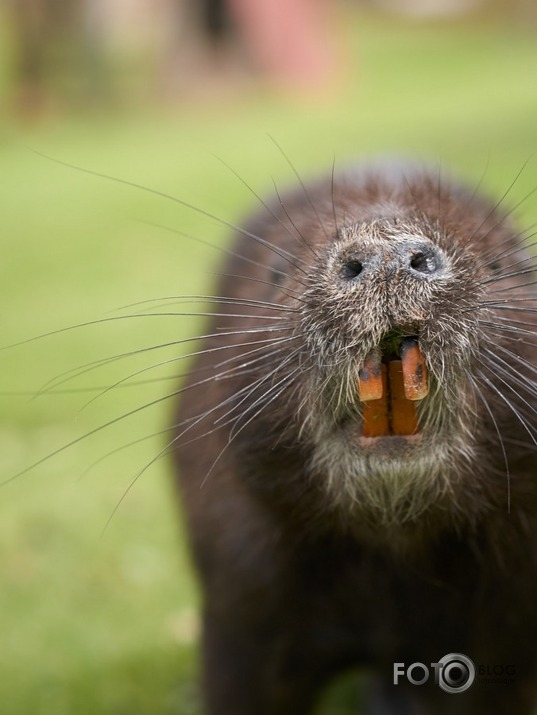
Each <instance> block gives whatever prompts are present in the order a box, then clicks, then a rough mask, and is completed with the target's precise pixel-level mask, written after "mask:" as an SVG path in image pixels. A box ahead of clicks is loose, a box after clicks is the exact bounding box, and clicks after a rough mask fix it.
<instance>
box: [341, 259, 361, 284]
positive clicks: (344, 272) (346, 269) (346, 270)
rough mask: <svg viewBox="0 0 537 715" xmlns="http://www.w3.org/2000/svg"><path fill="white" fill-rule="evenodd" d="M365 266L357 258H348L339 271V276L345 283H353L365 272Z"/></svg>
mask: <svg viewBox="0 0 537 715" xmlns="http://www.w3.org/2000/svg"><path fill="white" fill-rule="evenodd" d="M363 268H364V267H363V265H362V264H361V263H360V261H358V260H356V259H355V258H348V259H347V260H346V261H345V262H344V263H343V265H342V266H341V269H340V271H339V275H340V276H341V278H343V280H345V281H352V280H353V279H354V278H356V277H357V276H359V275H360V273H361V272H362V270H363Z"/></svg>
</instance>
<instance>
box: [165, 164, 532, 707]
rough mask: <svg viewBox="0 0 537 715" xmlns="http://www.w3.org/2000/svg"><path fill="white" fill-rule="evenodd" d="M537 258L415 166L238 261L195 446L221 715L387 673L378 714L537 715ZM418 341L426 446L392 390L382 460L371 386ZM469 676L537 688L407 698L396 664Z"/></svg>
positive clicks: (493, 214) (185, 477)
mask: <svg viewBox="0 0 537 715" xmlns="http://www.w3.org/2000/svg"><path fill="white" fill-rule="evenodd" d="M521 244H522V241H521V239H520V236H519V234H517V232H516V230H515V229H514V227H513V226H512V224H511V221H510V218H509V216H508V215H507V214H506V213H502V210H501V208H500V207H498V206H495V205H494V204H491V203H490V202H488V201H487V200H485V199H483V198H481V197H480V196H479V195H475V194H474V193H473V192H472V191H471V190H469V189H467V188H466V187H464V186H462V185H459V184H457V183H454V182H452V181H451V180H447V179H444V178H442V179H439V177H438V176H437V175H436V174H435V173H434V172H428V171H421V170H417V169H414V168H412V167H400V166H395V165H394V166H393V167H390V166H389V165H386V166H382V167H377V168H372V169H364V170H361V171H356V172H348V173H347V174H345V175H342V176H336V177H335V178H334V177H328V178H327V179H325V180H320V181H318V182H313V183H311V184H310V185H308V186H307V187H304V186H302V187H299V188H298V189H297V190H296V191H294V192H290V193H288V194H287V195H284V196H283V197H282V198H281V200H278V201H276V202H274V204H272V205H270V206H268V207H266V206H265V207H264V208H263V209H261V210H260V211H259V212H258V214H257V215H255V216H254V217H253V219H252V220H251V222H250V223H249V224H248V225H247V229H245V230H244V231H243V234H242V235H241V236H239V237H238V239H237V242H236V245H235V246H234V249H233V251H234V254H235V255H234V257H232V258H231V260H229V261H228V263H227V265H226V267H225V269H224V274H225V275H224V277H223V278H222V280H221V285H220V286H219V288H218V290H217V293H216V295H217V296H219V298H218V299H216V298H215V300H214V303H217V304H218V307H217V309H216V310H214V305H213V306H211V310H212V312H216V313H217V315H216V317H214V318H213V319H212V321H211V324H210V325H209V327H208V329H207V330H206V333H207V335H206V337H205V338H204V340H203V344H202V345H201V349H200V352H199V354H198V356H197V358H196V361H195V364H194V366H193V367H194V369H193V371H192V373H191V376H190V377H189V379H188V381H187V385H186V389H185V392H184V395H183V398H182V402H181V407H180V411H179V418H178V420H177V422H178V426H177V428H176V440H175V442H176V444H175V451H176V454H177V457H178V463H179V468H180V469H179V471H180V484H181V492H182V496H183V499H184V503H185V505H186V515H187V522H188V528H189V533H190V538H191V543H192V548H193V552H194V556H195V561H196V564H197V567H198V569H199V573H200V578H201V583H202V592H203V619H204V621H203V623H204V625H203V644H202V649H203V688H204V696H205V699H206V703H207V712H208V713H209V714H210V715H307V714H309V713H311V712H312V711H313V708H314V705H315V702H316V700H317V698H318V696H319V693H320V692H321V690H322V688H323V687H324V686H325V685H326V684H327V683H328V682H329V681H330V679H331V678H332V677H333V676H335V675H337V674H338V673H340V672H342V671H344V670H347V669H349V668H352V667H363V668H366V669H368V670H370V671H373V672H375V673H376V676H375V677H376V680H375V683H376V684H375V686H374V687H373V688H372V690H371V696H370V699H369V708H370V709H369V710H368V712H370V713H372V714H378V715H390V713H394V714H395V713H408V715H412V714H415V715H419V714H420V713H422V714H424V715H426V714H429V713H430V714H431V715H432V714H433V713H435V714H436V713H445V714H446V715H447V714H449V713H458V714H460V715H464V714H465V713H468V714H469V713H473V714H476V713H477V714H479V713H483V714H485V713H487V714H489V713H495V714H497V715H501V714H503V713H506V714H507V713H509V714H510V715H511V714H517V715H524V714H525V713H528V715H529V714H530V713H531V712H532V708H533V706H534V705H535V703H537V609H536V607H535V604H536V603H537V549H536V548H535V544H536V543H537V540H536V539H537V484H536V483H535V479H536V477H537V469H536V466H537V459H536V450H535V435H536V429H535V410H536V407H537V388H536V385H535V381H534V376H535V365H536V362H537V361H536V354H537V345H536V344H535V343H536V342H537V341H535V327H536V323H537V321H536V318H535V313H534V311H535V308H536V307H537V306H536V296H537V293H536V292H535V290H534V286H533V282H534V277H533V274H532V270H533V264H532V259H531V258H529V257H528V255H526V254H525V253H524V250H523V248H522V245H521ZM407 341H411V342H412V341H413V343H414V346H416V345H417V346H419V347H418V348H416V349H418V352H419V355H420V356H421V358H422V359H423V362H424V366H423V369H426V371H427V377H426V378H424V377H423V376H421V377H420V380H421V382H422V383H423V381H424V380H426V382H427V384H426V386H425V387H426V394H425V395H424V396H422V397H421V398H420V399H418V400H417V401H416V403H415V417H414V419H415V420H417V422H416V423H415V424H414V423H412V421H411V422H410V423H408V424H410V425H411V426H410V427H409V428H407V430H406V431H405V429H403V430H402V433H401V431H399V430H398V428H397V427H396V426H395V425H396V417H397V413H398V411H399V410H400V409H401V408H400V407H399V406H398V403H397V404H396V403H395V401H394V400H395V397H394V395H395V389H396V388H395V382H394V380H395V378H391V377H388V378H386V377H384V388H381V392H382V391H383V399H384V400H385V405H384V408H383V409H384V416H383V418H382V419H384V420H385V423H386V424H385V426H384V427H382V429H381V431H380V432H379V433H378V435H377V434H376V433H375V436H369V434H368V433H366V430H365V425H366V419H369V418H366V410H367V409H369V405H366V398H365V397H364V395H365V392H364V393H362V394H360V392H359V389H358V385H359V381H360V376H362V379H363V381H364V383H365V381H366V378H365V377H364V374H365V373H364V364H365V363H366V362H367V360H369V359H372V360H373V363H374V364H376V366H377V368H378V370H380V367H382V366H384V367H383V370H384V374H385V373H386V367H388V368H389V369H390V370H391V366H393V365H401V363H402V365H403V367H402V370H403V373H405V369H407V368H406V366H405V357H404V355H403V356H402V355H401V353H402V352H403V350H404V346H405V345H406V343H407ZM371 356H372V357H371ZM375 361H376V363H375ZM425 366H426V367H425ZM399 369H400V368H399ZM407 372H408V370H407ZM379 374H380V373H379ZM390 374H391V373H390ZM405 377H406V373H405ZM402 399H403V401H404V403H405V405H406V403H407V402H408V400H406V399H405V398H404V397H403V398H402ZM413 399H415V398H413ZM386 400H388V402H386ZM390 400H391V402H390ZM375 404H376V403H375ZM386 404H387V405H388V407H386ZM405 409H406V408H405ZM409 409H414V408H413V407H412V406H409ZM375 419H376V414H374V415H373V418H372V420H373V421H372V424H373V429H377V426H376V425H378V422H375ZM447 653H463V654H466V655H468V656H469V657H470V658H472V660H473V661H474V663H476V664H487V665H491V666H493V665H496V664H499V665H502V666H507V665H508V666H509V667H510V668H512V669H514V672H515V673H516V675H515V677H514V680H513V682H512V683H510V684H509V685H507V686H506V685H496V686H494V685H493V684H490V683H489V684H487V683H484V682H483V683H480V682H476V683H475V684H474V685H473V686H472V687H471V688H469V689H468V690H466V691H465V692H461V693H457V694H451V693H446V692H444V691H443V690H442V689H441V688H439V687H438V685H436V684H435V683H434V682H432V679H431V681H430V682H428V683H427V684H424V685H423V686H420V687H418V686H415V685H412V684H410V683H408V681H406V682H404V679H403V680H402V682H400V683H399V684H398V685H397V686H395V685H393V681H392V675H393V664H394V663H396V662H404V663H406V664H407V665H409V664H411V663H414V662H421V663H425V664H431V663H435V662H438V660H439V659H440V658H441V657H442V656H444V655H446V654H447Z"/></svg>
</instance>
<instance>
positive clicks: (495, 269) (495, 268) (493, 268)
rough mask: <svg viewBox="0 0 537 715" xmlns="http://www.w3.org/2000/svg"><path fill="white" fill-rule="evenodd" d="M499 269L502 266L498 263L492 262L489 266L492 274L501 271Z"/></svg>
mask: <svg viewBox="0 0 537 715" xmlns="http://www.w3.org/2000/svg"><path fill="white" fill-rule="evenodd" d="M501 269H502V264H501V263H500V262H499V261H493V262H492V263H491V264H490V270H491V271H492V272H493V273H498V272H499V271H501Z"/></svg>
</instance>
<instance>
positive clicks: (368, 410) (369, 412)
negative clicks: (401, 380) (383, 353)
mask: <svg viewBox="0 0 537 715" xmlns="http://www.w3.org/2000/svg"><path fill="white" fill-rule="evenodd" d="M380 384H381V390H380V394H381V397H380V398H379V399H375V400H371V399H369V400H367V401H366V402H362V419H363V436H364V437H386V435H389V434H390V418H389V405H388V375H387V370H386V365H382V364H380Z"/></svg>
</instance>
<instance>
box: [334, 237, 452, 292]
mask: <svg viewBox="0 0 537 715" xmlns="http://www.w3.org/2000/svg"><path fill="white" fill-rule="evenodd" d="M444 267H445V259H444V256H443V254H442V252H441V251H440V250H439V249H438V248H437V247H436V246H435V245H434V244H432V243H430V242H429V241H419V240H409V241H398V242H397V243H394V244H392V245H390V246H386V245H385V244H384V245H379V246H375V245H374V244H370V245H368V246H364V247H361V248H360V247H357V248H356V249H354V250H352V251H348V250H347V251H345V253H344V254H342V256H341V264H340V271H339V275H340V277H341V278H342V279H343V280H344V281H349V282H352V281H357V280H362V279H364V278H365V277H366V276H369V277H375V275H380V274H384V275H385V276H390V275H395V274H397V273H401V272H405V273H408V274H410V275H413V276H416V277H419V278H434V277H435V276H437V275H439V274H440V273H441V272H442V270H443V269H444Z"/></svg>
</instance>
